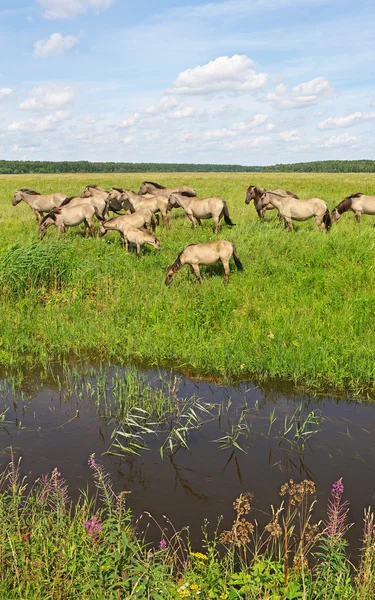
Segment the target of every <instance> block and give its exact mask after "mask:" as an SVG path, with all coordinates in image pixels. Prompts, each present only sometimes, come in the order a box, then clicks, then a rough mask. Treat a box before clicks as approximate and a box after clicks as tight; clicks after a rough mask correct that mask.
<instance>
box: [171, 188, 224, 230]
mask: <svg viewBox="0 0 375 600" xmlns="http://www.w3.org/2000/svg"><path fill="white" fill-rule="evenodd" d="M178 206H181V208H183V209H184V211H185V213H186V215H187V217H188V218H189V219H190V221H191V224H192V227H193V228H194V227H195V219H197V221H198V225H201V224H202V223H201V219H210V218H211V217H212V219H213V221H214V223H215V233H218V231H219V228H220V221H221V219H222V218H223V217H224V221H225V222H226V223H227V225H231V226H233V225H234V223H232V221H231V218H230V216H229V210H228V206H227V203H226V202H225V200H223V199H222V198H216V197H213V198H195V197H194V198H187V197H186V196H185V195H182V194H176V193H175V194H171V196H170V197H169V203H168V208H176V207H178Z"/></svg>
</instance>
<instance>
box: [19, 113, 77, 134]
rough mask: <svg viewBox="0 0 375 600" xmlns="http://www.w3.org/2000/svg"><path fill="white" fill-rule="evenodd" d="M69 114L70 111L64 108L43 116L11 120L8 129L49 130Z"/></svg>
mask: <svg viewBox="0 0 375 600" xmlns="http://www.w3.org/2000/svg"><path fill="white" fill-rule="evenodd" d="M69 116H70V113H69V112H68V111H65V110H58V111H56V112H55V113H53V114H51V115H45V116H44V117H36V118H34V119H26V120H24V121H13V123H11V124H10V125H9V126H8V130H9V131H26V132H27V131H30V132H35V131H51V130H53V129H55V128H56V125H57V124H58V123H61V121H65V120H66V119H68V118H69Z"/></svg>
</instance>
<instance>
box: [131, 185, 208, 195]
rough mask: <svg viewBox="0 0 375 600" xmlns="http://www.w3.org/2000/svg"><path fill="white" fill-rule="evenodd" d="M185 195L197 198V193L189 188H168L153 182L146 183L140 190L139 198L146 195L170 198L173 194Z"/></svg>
mask: <svg viewBox="0 0 375 600" xmlns="http://www.w3.org/2000/svg"><path fill="white" fill-rule="evenodd" d="M175 192H176V193H178V194H182V193H183V194H185V196H196V195H197V192H196V191H195V190H194V189H193V188H191V187H187V186H182V187H179V188H166V187H164V186H163V185H160V183H154V182H153V181H144V182H143V183H142V185H141V187H140V188H139V192H138V194H139V196H143V195H144V194H152V195H153V196H168V197H169V196H170V195H171V194H173V193H175Z"/></svg>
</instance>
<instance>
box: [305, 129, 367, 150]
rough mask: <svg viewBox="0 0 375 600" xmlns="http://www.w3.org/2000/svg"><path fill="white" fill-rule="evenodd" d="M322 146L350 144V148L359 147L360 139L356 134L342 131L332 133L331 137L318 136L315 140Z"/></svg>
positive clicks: (330, 146)
mask: <svg viewBox="0 0 375 600" xmlns="http://www.w3.org/2000/svg"><path fill="white" fill-rule="evenodd" d="M314 141H316V142H317V145H318V146H319V147H320V148H332V147H335V146H349V148H358V146H359V145H360V140H359V138H358V137H356V136H354V135H349V134H348V133H342V134H341V135H332V136H331V137H329V138H318V139H317V140H314Z"/></svg>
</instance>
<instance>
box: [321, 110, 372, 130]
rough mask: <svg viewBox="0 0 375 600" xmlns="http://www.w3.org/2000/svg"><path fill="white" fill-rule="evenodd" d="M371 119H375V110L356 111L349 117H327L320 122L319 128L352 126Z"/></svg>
mask: <svg viewBox="0 0 375 600" xmlns="http://www.w3.org/2000/svg"><path fill="white" fill-rule="evenodd" d="M371 119H375V112H372V113H363V112H355V113H352V114H351V115H348V116H347V117H329V119H325V121H322V122H321V123H319V125H318V127H319V129H341V128H344V127H352V126H353V125H357V124H358V123H363V122H365V121H370V120H371Z"/></svg>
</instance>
